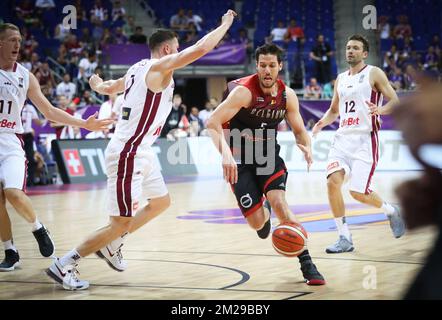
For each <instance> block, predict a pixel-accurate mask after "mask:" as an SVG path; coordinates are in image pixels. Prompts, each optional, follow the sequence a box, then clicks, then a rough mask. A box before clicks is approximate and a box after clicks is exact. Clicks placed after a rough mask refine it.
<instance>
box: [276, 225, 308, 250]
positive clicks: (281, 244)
mask: <svg viewBox="0 0 442 320" xmlns="http://www.w3.org/2000/svg"><path fill="white" fill-rule="evenodd" d="M272 244H273V248H275V250H276V252H278V253H280V254H282V255H283V256H286V257H297V256H299V255H300V254H301V253H302V252H303V251H304V250H306V249H307V232H306V231H305V229H304V227H303V226H301V225H300V224H297V223H291V222H287V223H281V224H280V225H278V226H277V227H276V228H275V230H273V234H272Z"/></svg>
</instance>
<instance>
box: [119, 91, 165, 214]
mask: <svg viewBox="0 0 442 320" xmlns="http://www.w3.org/2000/svg"><path fill="white" fill-rule="evenodd" d="M160 101H161V93H154V92H152V91H150V90H148V92H147V95H146V100H145V102H144V108H143V112H142V114H141V117H140V120H139V122H138V126H137V129H136V130H135V133H134V135H133V136H132V137H130V139H129V140H128V141H127V142H126V144H125V145H124V148H123V150H122V151H121V153H120V159H119V161H118V171H117V177H118V178H117V202H118V208H119V210H120V215H121V216H128V217H130V216H132V188H131V186H132V175H133V171H134V162H135V155H136V153H137V149H138V146H139V145H140V144H141V142H142V141H143V138H144V136H145V135H146V133H147V132H148V131H149V129H150V127H151V125H152V123H153V121H154V119H155V116H156V114H157V111H158V107H159V105H160Z"/></svg>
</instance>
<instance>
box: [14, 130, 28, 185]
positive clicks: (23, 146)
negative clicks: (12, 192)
mask: <svg viewBox="0 0 442 320" xmlns="http://www.w3.org/2000/svg"><path fill="white" fill-rule="evenodd" d="M15 135H16V136H17V138H18V140H19V141H20V145H21V148H22V149H23V150H25V143H24V141H23V135H22V134H20V133H16V134H15ZM27 176H28V160H26V159H25V174H24V178H23V184H22V187H21V189H22V190H23V192H26V178H27Z"/></svg>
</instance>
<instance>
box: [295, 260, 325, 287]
mask: <svg viewBox="0 0 442 320" xmlns="http://www.w3.org/2000/svg"><path fill="white" fill-rule="evenodd" d="M301 271H302V275H303V276H304V280H305V283H306V284H307V285H309V286H322V285H324V284H325V279H324V277H323V276H322V275H321V274H320V273H319V271H318V269H317V268H316V266H315V264H314V263H313V261H312V260H304V261H302V262H301Z"/></svg>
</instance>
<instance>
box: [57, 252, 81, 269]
mask: <svg viewBox="0 0 442 320" xmlns="http://www.w3.org/2000/svg"><path fill="white" fill-rule="evenodd" d="M80 259H81V256H80V254H79V253H78V252H77V250H76V249H73V250H71V251H69V252H68V253H67V254H66V255H64V256H63V257H61V258H60V259H59V260H58V262H59V263H60V264H61V266H62V267H65V266H67V265H71V264H76V263H77V262H78V261H79V260H80Z"/></svg>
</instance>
